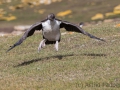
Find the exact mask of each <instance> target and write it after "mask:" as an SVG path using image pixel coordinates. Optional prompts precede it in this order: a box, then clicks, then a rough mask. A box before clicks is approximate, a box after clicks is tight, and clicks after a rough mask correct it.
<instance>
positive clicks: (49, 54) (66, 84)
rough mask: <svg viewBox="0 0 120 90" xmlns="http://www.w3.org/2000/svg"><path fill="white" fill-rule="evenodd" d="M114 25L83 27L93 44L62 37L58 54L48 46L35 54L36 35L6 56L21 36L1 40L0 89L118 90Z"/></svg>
mask: <svg viewBox="0 0 120 90" xmlns="http://www.w3.org/2000/svg"><path fill="white" fill-rule="evenodd" d="M117 23H119V22H116V23H112V24H111V23H106V24H105V23H103V24H99V25H94V26H86V27H84V29H85V30H86V31H88V32H89V33H91V34H93V35H96V36H98V37H102V38H104V39H105V40H106V41H107V42H106V43H105V42H101V41H96V40H93V39H90V38H88V37H86V36H84V35H81V34H78V33H74V34H72V35H70V34H67V35H64V36H62V40H61V42H60V44H59V51H58V52H56V51H55V49H54V46H53V45H48V46H46V47H45V48H44V49H42V50H41V52H40V53H37V47H38V45H39V42H40V41H41V40H42V36H41V35H40V34H41V33H40V34H38V33H36V34H34V35H33V36H32V37H29V38H28V39H26V40H25V41H24V43H22V44H21V45H20V46H18V47H16V48H15V49H13V50H11V51H10V52H8V53H6V50H7V49H8V48H9V46H10V45H12V44H14V43H15V42H16V41H17V40H18V39H19V38H20V37H21V36H11V37H10V36H8V37H7V36H6V37H1V38H0V48H1V49H0V90H119V89H120V61H119V60H120V46H119V45H120V42H119V41H120V38H119V37H120V35H119V34H120V31H119V29H120V28H116V27H114V25H115V24H117Z"/></svg>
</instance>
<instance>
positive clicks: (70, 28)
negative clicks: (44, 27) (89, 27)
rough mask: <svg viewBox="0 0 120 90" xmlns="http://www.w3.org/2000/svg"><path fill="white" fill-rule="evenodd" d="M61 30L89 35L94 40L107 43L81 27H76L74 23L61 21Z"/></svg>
mask: <svg viewBox="0 0 120 90" xmlns="http://www.w3.org/2000/svg"><path fill="white" fill-rule="evenodd" d="M60 28H65V29H66V30H67V31H74V32H78V33H82V34H84V35H87V36H89V37H90V38H94V39H97V40H101V41H105V40H103V39H101V38H98V37H96V36H94V35H92V34H90V33H88V32H86V31H84V30H83V29H82V28H81V27H79V26H78V25H75V24H72V23H69V22H67V21H61V24H60Z"/></svg>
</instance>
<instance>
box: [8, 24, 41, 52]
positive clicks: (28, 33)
mask: <svg viewBox="0 0 120 90" xmlns="http://www.w3.org/2000/svg"><path fill="white" fill-rule="evenodd" d="M41 29H42V22H38V23H35V24H33V25H32V26H31V27H30V28H29V29H28V30H27V31H26V32H25V33H24V35H23V36H22V37H21V38H20V39H19V40H18V41H17V42H16V43H15V44H14V45H13V46H10V48H9V49H8V50H7V52H8V51H10V50H11V49H13V48H14V47H16V46H18V45H20V44H21V43H22V42H23V41H24V40H25V39H26V38H27V37H29V36H31V35H33V34H34V32H35V30H41Z"/></svg>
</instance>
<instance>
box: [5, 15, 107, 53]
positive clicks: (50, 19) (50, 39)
mask: <svg viewBox="0 0 120 90" xmlns="http://www.w3.org/2000/svg"><path fill="white" fill-rule="evenodd" d="M61 28H64V29H66V31H74V32H78V33H82V34H84V35H87V36H88V37H90V38H93V39H97V40H100V41H105V40H104V39H102V38H98V37H96V36H94V35H92V34H90V33H88V32H86V31H85V30H83V29H82V28H81V26H79V25H76V24H74V23H70V22H68V21H64V20H60V19H57V18H56V16H55V15H54V14H53V13H50V14H48V15H47V17H46V18H45V19H44V20H42V21H39V22H37V23H35V24H33V25H31V26H30V28H29V29H28V30H26V31H25V33H24V34H23V36H22V37H21V38H20V39H19V40H18V41H17V42H16V43H15V44H13V46H10V48H9V49H8V50H7V51H6V52H8V51H10V50H11V49H13V48H15V47H16V46H18V45H20V44H21V43H22V42H23V41H24V40H25V39H26V38H27V37H30V36H32V35H33V34H34V32H35V31H36V30H39V31H40V30H42V36H43V39H42V41H41V42H40V44H39V46H38V52H40V51H41V49H42V48H43V47H45V46H46V45H48V44H54V46H55V49H56V51H58V45H59V42H60V41H61V33H60V29H61Z"/></svg>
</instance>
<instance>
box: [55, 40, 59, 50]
mask: <svg viewBox="0 0 120 90" xmlns="http://www.w3.org/2000/svg"><path fill="white" fill-rule="evenodd" d="M55 49H56V51H58V41H56V43H55Z"/></svg>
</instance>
